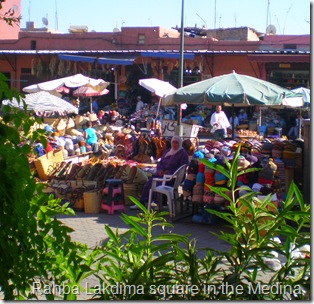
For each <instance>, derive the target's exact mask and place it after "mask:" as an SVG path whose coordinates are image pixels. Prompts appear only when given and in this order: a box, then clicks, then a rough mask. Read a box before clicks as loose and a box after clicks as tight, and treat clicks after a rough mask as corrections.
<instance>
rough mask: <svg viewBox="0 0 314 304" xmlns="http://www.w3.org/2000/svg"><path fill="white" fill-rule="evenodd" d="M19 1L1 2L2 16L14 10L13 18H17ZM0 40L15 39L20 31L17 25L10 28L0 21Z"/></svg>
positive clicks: (19, 7)
mask: <svg viewBox="0 0 314 304" xmlns="http://www.w3.org/2000/svg"><path fill="white" fill-rule="evenodd" d="M20 4H21V1H20V0H7V1H5V2H2V10H1V14H2V15H3V14H4V13H6V12H7V11H9V9H14V11H15V14H14V15H15V16H19V15H20V14H21V5H20ZM0 29H1V31H0V40H5V39H17V38H18V35H19V31H20V25H19V24H13V25H12V26H10V25H8V24H7V23H6V22H5V21H3V20H2V19H0Z"/></svg>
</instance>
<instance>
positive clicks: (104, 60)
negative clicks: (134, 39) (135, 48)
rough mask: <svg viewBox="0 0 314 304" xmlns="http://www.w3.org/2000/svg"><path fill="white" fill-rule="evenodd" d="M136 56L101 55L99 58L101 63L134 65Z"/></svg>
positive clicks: (98, 61)
mask: <svg viewBox="0 0 314 304" xmlns="http://www.w3.org/2000/svg"><path fill="white" fill-rule="evenodd" d="M135 59H136V57H132V58H104V57H100V58H98V59H97V63H99V64H115V65H132V64H133V63H134V60H135Z"/></svg>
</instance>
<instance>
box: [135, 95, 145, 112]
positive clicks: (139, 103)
mask: <svg viewBox="0 0 314 304" xmlns="http://www.w3.org/2000/svg"><path fill="white" fill-rule="evenodd" d="M136 99H137V104H136V108H135V111H136V112H137V111H140V110H142V109H143V108H144V102H143V101H142V98H141V96H137V98H136Z"/></svg>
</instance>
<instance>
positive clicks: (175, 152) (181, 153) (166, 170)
mask: <svg viewBox="0 0 314 304" xmlns="http://www.w3.org/2000/svg"><path fill="white" fill-rule="evenodd" d="M188 163H189V156H188V154H187V152H186V151H185V149H184V148H183V147H182V139H181V138H180V136H176V135H175V136H173V137H172V139H171V148H170V149H167V150H166V151H165V152H164V154H163V156H162V157H161V159H160V161H159V162H158V163H157V168H156V173H154V174H153V175H152V176H151V177H150V178H149V179H148V181H147V182H146V184H145V186H144V188H143V191H142V194H141V197H140V202H141V203H142V204H143V205H145V204H146V203H147V201H148V196H149V190H150V188H151V187H152V181H153V178H155V177H162V176H163V175H164V174H173V173H174V172H175V171H176V170H177V169H179V168H180V167H181V166H182V165H185V164H186V165H188ZM170 186H171V185H170ZM130 209H132V210H136V209H138V207H137V206H136V205H133V206H131V207H130Z"/></svg>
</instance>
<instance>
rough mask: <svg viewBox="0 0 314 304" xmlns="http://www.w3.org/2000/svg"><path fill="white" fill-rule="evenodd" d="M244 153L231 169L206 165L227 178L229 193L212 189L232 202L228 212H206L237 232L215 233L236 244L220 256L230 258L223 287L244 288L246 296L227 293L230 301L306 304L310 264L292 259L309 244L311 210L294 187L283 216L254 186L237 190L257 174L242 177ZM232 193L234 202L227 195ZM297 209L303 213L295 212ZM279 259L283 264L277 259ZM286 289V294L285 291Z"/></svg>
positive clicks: (237, 152) (232, 163) (235, 158)
mask: <svg viewBox="0 0 314 304" xmlns="http://www.w3.org/2000/svg"><path fill="white" fill-rule="evenodd" d="M240 149H241V146H239V147H238V149H237V151H236V153H235V157H234V158H233V160H232V162H231V163H230V164H229V163H227V162H226V167H227V168H224V167H223V166H220V165H216V164H213V163H211V162H208V161H207V160H201V161H202V162H203V163H204V164H205V165H206V166H208V167H210V168H212V169H215V170H218V171H220V172H221V173H222V174H224V175H225V176H226V177H227V178H228V186H229V187H228V188H224V187H219V188H217V187H212V186H210V185H207V186H208V187H209V188H210V189H211V191H214V192H215V193H217V194H219V195H221V196H223V197H224V198H225V199H226V200H228V201H229V206H228V207H227V208H228V212H219V211H216V210H211V209H207V211H208V212H210V213H213V214H215V215H217V216H218V217H220V218H222V219H223V220H224V221H226V222H227V223H228V224H229V225H230V226H231V228H232V229H233V233H225V232H221V233H220V234H216V235H217V236H218V237H219V238H220V239H222V240H224V241H226V242H227V243H229V244H230V245H231V249H230V250H229V251H228V252H227V253H223V252H220V253H219V254H221V255H225V259H226V261H225V263H226V265H227V266H228V267H229V270H228V272H227V273H226V275H225V277H224V282H229V283H230V284H231V285H234V286H242V289H243V292H241V293H230V294H228V295H227V299H247V300H253V299H256V300H264V299H271V300H283V299H287V298H289V299H304V298H305V294H304V293H306V291H309V270H310V260H309V258H300V259H295V258H293V250H292V248H294V250H296V249H297V248H302V247H304V245H309V242H310V235H309V225H310V207H309V205H306V204H304V202H303V198H302V195H301V193H300V190H299V189H298V187H297V186H296V185H295V184H294V183H291V186H290V188H289V192H288V194H287V198H286V200H285V201H284V202H283V204H282V210H281V211H280V212H278V211H277V209H276V207H275V206H274V205H273V204H272V203H271V201H270V198H271V196H270V195H268V196H267V197H266V198H265V199H263V200H258V199H257V198H256V195H257V194H258V193H256V192H254V191H252V190H251V189H250V188H249V187H243V186H242V187H238V188H237V187H236V181H237V177H238V176H239V175H240V174H245V173H246V172H251V171H253V170H256V169H247V170H244V171H241V172H238V170H237V163H238V156H239V151H240ZM240 190H246V191H247V193H246V194H244V195H242V196H241V197H237V193H238V192H239V191H240ZM229 191H231V193H232V195H231V197H230V196H228V195H227V194H226V192H229ZM297 205H298V206H299V210H295V209H296V206H297ZM278 240H279V241H280V242H278ZM278 256H279V257H281V259H282V260H284V261H280V260H279V259H277V257H278ZM260 273H264V274H265V273H267V276H265V275H263V276H258V274H260ZM277 284H280V288H281V289H280V290H279V291H278V292H268V293H266V294H265V293H263V292H260V288H261V286H262V287H263V286H266V287H265V288H273V289H275V288H277ZM284 287H286V289H287V290H285V292H281V291H282V289H283V288H284ZM290 287H291V288H290ZM239 288H240V287H239ZM242 289H241V290H242ZM252 290H253V291H256V292H252Z"/></svg>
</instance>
